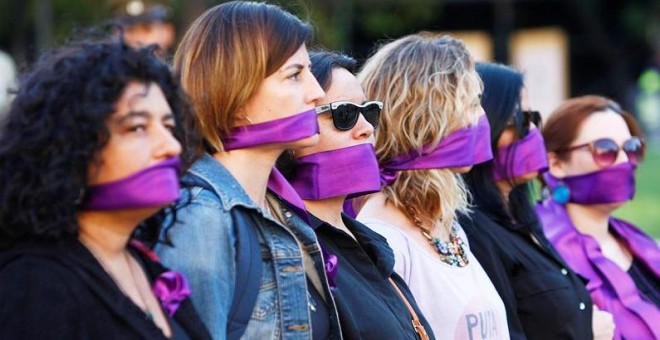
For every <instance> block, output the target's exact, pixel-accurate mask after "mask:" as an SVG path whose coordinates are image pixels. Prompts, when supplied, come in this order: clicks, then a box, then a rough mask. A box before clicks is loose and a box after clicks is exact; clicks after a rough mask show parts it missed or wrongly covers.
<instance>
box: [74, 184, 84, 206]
mask: <svg viewBox="0 0 660 340" xmlns="http://www.w3.org/2000/svg"><path fill="white" fill-rule="evenodd" d="M84 198H85V189H84V188H80V191H79V192H78V197H77V198H76V200H75V201H73V204H75V205H80V204H81V203H82V201H83V199H84Z"/></svg>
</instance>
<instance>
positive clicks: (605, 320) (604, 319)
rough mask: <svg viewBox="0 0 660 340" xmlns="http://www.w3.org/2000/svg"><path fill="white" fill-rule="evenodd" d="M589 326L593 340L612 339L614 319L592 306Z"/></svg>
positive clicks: (607, 313) (609, 314)
mask: <svg viewBox="0 0 660 340" xmlns="http://www.w3.org/2000/svg"><path fill="white" fill-rule="evenodd" d="M591 320H592V321H591V325H592V328H593V331H594V340H606V339H607V340H612V338H613V337H614V328H615V325H614V318H613V317H612V314H611V313H609V312H605V311H602V310H600V309H599V308H598V306H596V305H594V311H593V314H592V319H591Z"/></svg>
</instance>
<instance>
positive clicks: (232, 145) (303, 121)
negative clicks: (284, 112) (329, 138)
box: [223, 109, 319, 151]
mask: <svg viewBox="0 0 660 340" xmlns="http://www.w3.org/2000/svg"><path fill="white" fill-rule="evenodd" d="M318 133H319V122H318V119H317V117H316V109H311V110H307V111H304V112H301V113H298V114H295V115H293V116H289V117H284V118H280V119H275V120H270V121H267V122H262V123H257V124H251V125H243V126H238V127H235V128H233V129H231V132H230V133H229V135H228V136H227V137H226V138H224V139H223V146H224V148H225V150H227V151H229V150H234V149H244V148H249V147H253V146H259V145H265V144H276V143H288V142H293V141H297V140H301V139H304V138H308V137H311V136H314V135H315V134H318Z"/></svg>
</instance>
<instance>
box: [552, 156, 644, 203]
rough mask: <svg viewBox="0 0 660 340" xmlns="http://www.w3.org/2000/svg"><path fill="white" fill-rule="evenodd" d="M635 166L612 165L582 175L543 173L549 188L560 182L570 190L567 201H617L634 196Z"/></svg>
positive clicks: (623, 200)
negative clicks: (559, 176)
mask: <svg viewBox="0 0 660 340" xmlns="http://www.w3.org/2000/svg"><path fill="white" fill-rule="evenodd" d="M635 168H636V166H635V165H634V164H632V163H630V162H626V163H621V164H617V165H613V166H610V167H607V168H604V169H600V170H598V171H594V172H590V173H587V174H583V175H577V176H567V177H564V178H557V177H554V176H553V175H552V174H550V173H549V172H547V173H545V174H543V177H544V179H545V182H546V183H547V184H548V187H549V188H550V190H554V188H556V187H557V186H559V185H561V184H562V183H563V184H564V185H565V186H567V187H568V189H569V190H570V198H569V202H572V203H577V204H584V205H589V204H605V203H619V202H625V201H629V200H631V199H633V197H635Z"/></svg>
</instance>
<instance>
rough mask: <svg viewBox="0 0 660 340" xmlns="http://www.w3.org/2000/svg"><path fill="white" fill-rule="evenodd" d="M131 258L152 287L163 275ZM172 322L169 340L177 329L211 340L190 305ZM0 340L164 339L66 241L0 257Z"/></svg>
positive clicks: (86, 255)
mask: <svg viewBox="0 0 660 340" xmlns="http://www.w3.org/2000/svg"><path fill="white" fill-rule="evenodd" d="M133 253H134V254H135V255H136V256H139V259H140V260H142V261H141V262H142V263H143V265H144V267H145V270H146V273H147V276H148V278H149V280H150V281H151V282H153V280H154V279H155V278H156V277H157V276H158V275H160V274H161V273H162V272H164V271H166V270H167V269H166V268H164V267H163V266H161V265H160V264H159V263H157V262H154V261H152V260H150V259H149V258H148V257H147V256H145V255H144V254H142V253H141V252H138V251H133ZM172 319H173V320H174V321H172ZM172 319H170V323H171V325H172V330H173V335H176V333H175V332H176V331H175V328H176V330H182V332H183V333H185V334H186V335H187V336H188V337H190V338H191V339H210V336H209V335H208V332H207V331H206V328H205V327H204V325H203V324H202V322H201V320H200V319H199V318H198V316H197V313H196V312H195V310H194V308H193V306H192V303H191V302H190V299H186V300H184V301H183V302H182V303H181V305H180V306H179V309H178V310H177V311H176V313H175V315H174V317H173V318H172ZM177 325H178V326H179V327H180V328H179V327H176V326H177ZM183 338H185V336H184V337H183ZM0 339H166V338H165V336H164V335H163V333H162V332H161V330H160V329H159V328H158V327H157V326H156V325H155V324H154V323H153V322H151V321H150V320H148V319H146V315H145V314H144V312H143V311H142V310H140V308H139V307H137V306H136V305H135V304H134V303H133V302H132V301H131V300H130V298H128V297H126V296H125V295H124V294H123V293H122V292H121V291H120V289H119V287H118V286H117V285H116V284H115V282H114V281H113V280H112V278H111V277H110V276H109V275H108V274H107V273H106V272H105V270H104V269H103V268H102V267H101V265H100V264H99V263H98V262H97V261H96V259H95V258H94V257H93V255H92V254H91V253H90V252H89V251H88V250H87V248H85V246H83V245H82V244H81V243H80V242H78V241H77V240H76V239H67V240H62V241H59V242H57V243H37V242H29V243H24V244H21V245H17V246H15V247H13V248H11V249H8V250H3V251H2V252H1V253H0Z"/></svg>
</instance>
